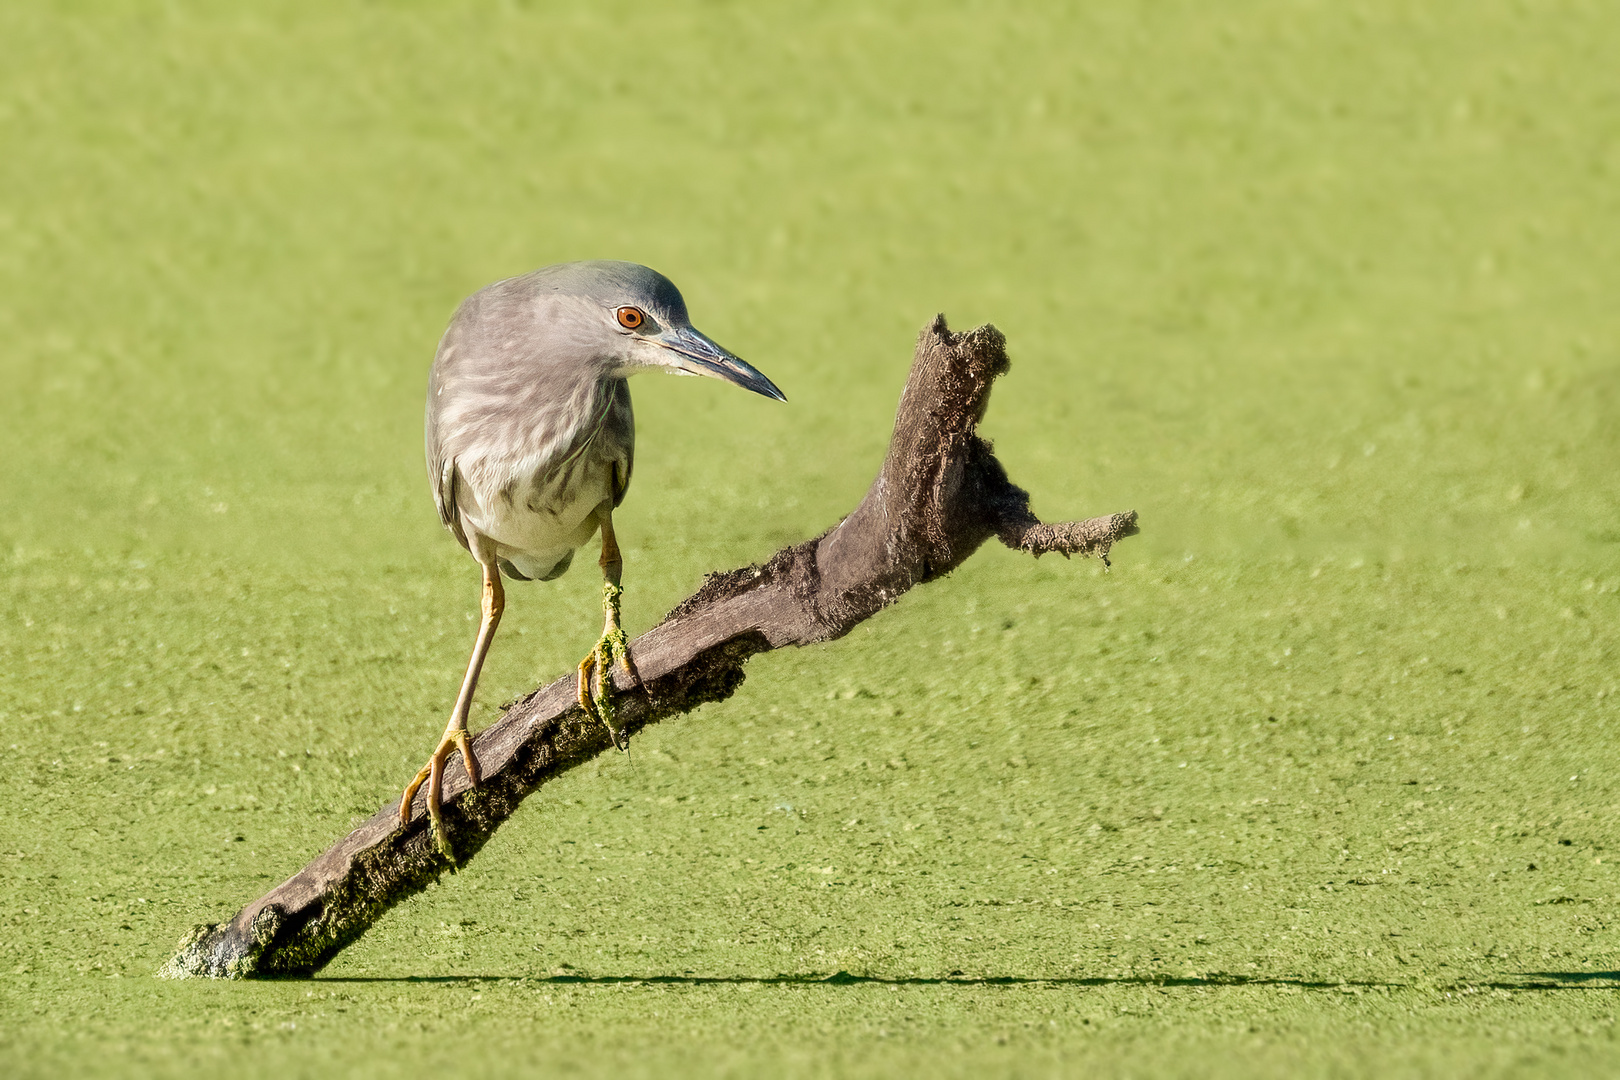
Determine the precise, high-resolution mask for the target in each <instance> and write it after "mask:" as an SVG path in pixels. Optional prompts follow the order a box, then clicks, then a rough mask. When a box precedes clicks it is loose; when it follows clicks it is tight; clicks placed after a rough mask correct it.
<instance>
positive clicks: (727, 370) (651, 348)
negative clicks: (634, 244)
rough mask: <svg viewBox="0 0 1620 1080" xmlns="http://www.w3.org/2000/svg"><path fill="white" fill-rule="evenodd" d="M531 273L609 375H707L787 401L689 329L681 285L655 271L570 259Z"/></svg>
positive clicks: (740, 362) (757, 373) (772, 386)
mask: <svg viewBox="0 0 1620 1080" xmlns="http://www.w3.org/2000/svg"><path fill="white" fill-rule="evenodd" d="M531 278H532V279H533V283H534V284H535V285H536V286H538V287H539V290H540V291H541V292H542V293H551V294H552V295H553V296H555V297H556V298H557V299H558V300H559V301H561V302H563V303H566V304H567V305H568V306H569V307H570V308H571V309H572V310H571V312H570V314H571V316H572V318H571V319H570V322H571V323H573V324H574V326H573V329H574V331H575V333H576V334H577V335H578V344H580V345H582V346H585V347H587V348H588V349H589V351H590V352H591V354H592V355H593V356H595V357H597V358H599V361H600V362H603V363H605V364H606V365H607V366H608V369H609V370H608V373H609V374H611V375H613V376H614V377H616V378H624V377H625V376H628V375H633V374H635V373H637V372H640V371H649V370H659V371H668V372H670V373H672V374H675V375H708V376H710V377H712V378H716V379H724V380H725V381H726V382H729V383H735V384H736V385H738V386H740V387H742V388H743V389H745V390H752V391H753V392H754V393H756V394H763V395H764V396H765V397H768V398H774V399H776V400H777V401H786V400H787V397H786V396H785V395H784V394H783V393H782V391H780V390H778V389H777V388H776V384H774V383H772V382H771V380H769V379H767V378H766V377H765V376H764V375H763V374H762V373H761V372H760V371H759V370H758V369H757V368H755V367H753V366H752V365H750V364H748V363H746V362H744V361H743V360H741V359H739V358H738V357H736V356H734V355H732V354H731V353H730V352H728V351H727V350H726V349H723V348H721V347H720V346H719V345H718V344H716V343H715V342H714V341H713V339H711V338H710V337H708V335H706V334H704V333H703V332H702V331H700V330H698V329H697V327H695V326H693V325H692V320H691V319H690V318H688V317H687V314H686V301H685V300H683V299H682V298H681V292H680V290H679V289H677V288H676V287H675V283H674V282H672V281H670V280H669V279H668V278H667V277H665V276H664V275H663V274H660V273H659V272H658V271H656V270H651V269H649V268H647V267H645V266H641V265H639V264H637V263H629V262H605V261H603V262H576V263H562V264H560V265H557V266H548V267H546V268H545V269H544V270H537V271H535V273H534V274H533V275H531Z"/></svg>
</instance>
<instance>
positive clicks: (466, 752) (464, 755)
mask: <svg viewBox="0 0 1620 1080" xmlns="http://www.w3.org/2000/svg"><path fill="white" fill-rule="evenodd" d="M482 565H483V568H484V596H483V605H482V606H483V616H484V617H483V621H482V622H480V623H479V625H478V641H477V642H476V643H475V644H474V645H473V652H472V658H471V659H470V660H468V661H467V675H466V677H465V678H463V679H462V680H461V693H460V694H458V695H456V707H455V708H454V709H452V710H451V712H450V723H449V724H448V725H447V726H446V727H445V729H444V737H443V738H441V739H440V740H439V745H438V747H437V748H435V749H434V751H433V756H432V757H430V758H428V763H427V764H426V765H424V766H422V771H421V772H419V773H417V774H416V779H414V780H412V781H411V782H410V784H409V785H408V786H407V787H406V788H405V797H404V798H402V799H401V800H400V801H399V822H400V824H401V825H404V824H406V823H408V822H409V821H410V820H411V800H412V799H413V798H415V797H416V789H417V788H419V787H421V786H422V783H423V781H426V782H427V785H428V798H427V804H428V816H429V817H431V818H432V819H433V835H434V836H435V837H436V838H437V839H438V841H439V848H440V850H442V851H443V852H444V853H445V854H446V855H448V856H450V857H451V858H452V859H454V858H455V856H454V855H452V854H451V852H450V841H449V839H448V838H447V837H446V836H445V832H444V820H443V818H442V816H441V814H440V807H441V805H442V798H441V797H442V794H443V791H444V763H445V761H446V760H447V759H448V758H449V757H450V755H451V754H452V753H454V752H455V751H457V750H460V751H461V760H462V762H463V763H464V764H465V765H466V767H467V779H468V780H470V781H472V786H473V787H477V786H478V781H479V774H478V759H477V758H476V757H474V756H473V749H472V737H471V736H470V735H468V734H467V714H468V713H469V712H471V711H472V699H473V691H474V690H476V689H477V688H478V674H479V672H480V671H482V670H483V667H484V657H485V656H487V655H489V643H490V642H491V641H493V640H494V638H495V628H496V627H497V626H499V625H500V624H501V612H502V611H503V610H505V608H506V591H505V590H504V589H502V588H501V572H500V569H499V568H498V567H497V566H496V565H495V563H494V561H493V560H491V561H490V562H487V563H483V564H482Z"/></svg>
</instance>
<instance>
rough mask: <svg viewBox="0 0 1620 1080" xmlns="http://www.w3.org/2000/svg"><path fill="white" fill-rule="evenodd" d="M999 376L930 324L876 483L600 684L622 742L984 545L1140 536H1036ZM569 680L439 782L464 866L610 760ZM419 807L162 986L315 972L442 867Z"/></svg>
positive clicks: (679, 614)
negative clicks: (993, 399) (540, 793)
mask: <svg viewBox="0 0 1620 1080" xmlns="http://www.w3.org/2000/svg"><path fill="white" fill-rule="evenodd" d="M1007 367H1008V364H1007V352H1006V338H1004V337H1003V336H1002V334H1001V332H1000V331H998V330H997V329H995V327H993V326H982V327H980V328H978V329H977V330H970V331H968V332H966V333H963V334H953V333H951V332H950V330H949V329H948V328H947V327H946V325H945V317H944V316H943V315H940V316H936V317H935V319H934V321H933V323H932V324H931V325H929V326H928V327H927V328H925V329H924V330H923V332H922V334H921V336H920V337H919V338H918V341H917V352H916V357H915V359H914V360H913V362H912V366H911V373H910V375H909V377H908V378H907V380H906V388H905V392H904V393H903V394H902V395H901V398H900V409H899V414H898V416H897V417H896V418H895V424H894V436H893V438H892V440H891V441H890V443H889V451H888V456H887V457H886V458H885V459H884V462H883V469H882V471H881V472H880V473H879V474H878V477H877V479H876V480H875V481H873V483H872V487H871V488H870V490H868V491H867V493H866V497H865V498H864V499H862V500H861V504H860V505H859V506H858V507H856V509H855V512H854V513H852V514H850V515H849V517H847V518H845V519H844V520H843V521H842V522H840V523H839V524H838V525H837V526H835V527H834V528H832V529H831V530H829V531H828V532H826V533H823V534H822V535H821V536H818V537H816V538H815V539H814V540H807V541H805V542H804V543H802V544H797V545H795V546H793V547H789V548H784V549H782V550H781V551H778V552H777V553H776V554H775V555H774V556H773V557H772V558H771V559H770V561H769V562H767V563H765V564H764V565H763V566H750V567H745V568H743V569H741V570H733V571H731V572H729V573H723V574H711V575H709V577H708V579H707V580H706V581H705V582H704V583H703V587H702V588H700V589H699V590H698V591H697V592H696V593H694V594H693V595H692V596H690V597H688V598H687V599H686V600H684V601H683V602H682V603H681V604H680V606H678V607H677V608H676V609H675V610H674V611H672V612H670V613H669V615H668V616H666V617H665V619H664V621H663V622H661V623H659V624H658V625H657V626H655V627H654V628H653V629H651V630H649V631H648V632H647V633H645V634H643V635H642V636H641V637H639V638H637V639H636V640H635V641H634V642H633V643H632V645H631V657H632V659H633V660H634V661H635V667H636V674H637V675H639V677H640V682H639V684H637V683H636V682H635V680H634V679H632V678H630V677H629V676H628V674H627V673H626V672H625V671H623V670H621V671H620V672H619V673H618V674H617V678H616V679H615V684H616V686H617V687H618V690H617V693H618V695H619V698H618V700H619V706H620V707H619V723H620V725H621V730H622V731H623V733H624V734H626V735H631V736H633V735H634V734H635V733H636V732H638V731H640V730H641V729H642V728H644V727H646V726H647V725H648V724H653V723H657V722H658V721H660V720H662V719H664V718H665V717H668V716H673V715H676V714H678V713H684V712H688V711H690V710H692V709H694V708H696V707H697V706H698V705H701V704H703V703H704V702H708V701H722V700H724V699H725V698H727V697H730V696H731V694H732V693H733V692H734V691H735V690H736V689H737V687H738V686H739V685H741V683H742V681H743V664H744V663H745V662H746V661H747V660H748V658H749V657H750V656H753V655H754V654H755V653H760V652H765V651H767V650H770V649H779V648H781V647H783V646H784V645H805V644H809V643H810V642H815V641H828V640H831V639H833V638H838V637H842V636H843V635H845V634H847V633H849V631H850V630H851V629H853V628H854V627H855V625H856V624H858V623H860V622H861V621H862V620H863V619H866V618H868V617H869V616H871V615H873V614H875V613H876V612H877V611H879V610H880V609H882V608H883V607H885V606H887V605H889V604H892V603H894V601H895V600H897V599H899V597H900V596H901V594H903V593H904V592H905V591H906V590H907V589H909V588H911V587H912V586H913V585H917V584H920V583H922V582H925V581H932V580H933V579H935V578H937V577H940V576H942V575H944V574H947V573H949V572H950V571H951V570H953V569H955V568H956V567H957V566H959V565H960V564H961V563H962V561H963V560H965V559H966V558H967V557H968V556H969V555H971V554H973V552H974V551H975V550H977V549H978V547H979V545H980V544H982V543H984V542H985V541H986V540H988V539H989V538H990V537H992V536H994V537H997V538H999V539H1000V540H1001V542H1002V543H1004V544H1006V545H1007V546H1008V547H1011V548H1014V549H1016V550H1020V551H1027V552H1029V553H1030V554H1032V555H1035V556H1037V557H1039V556H1041V555H1043V554H1045V553H1047V552H1053V551H1055V552H1058V553H1060V554H1062V555H1064V556H1065V557H1067V556H1069V555H1096V556H1098V557H1099V558H1101V559H1102V560H1103V562H1104V564H1106V563H1107V561H1108V549H1109V548H1110V547H1111V546H1112V545H1113V544H1115V543H1116V542H1118V541H1119V540H1120V539H1122V538H1123V537H1126V536H1131V535H1133V534H1134V533H1135V532H1136V531H1137V529H1136V524H1135V523H1136V514H1135V512H1134V511H1126V512H1125V513H1123V514H1112V515H1109V516H1107V517H1099V518H1092V519H1090V520H1089V521H1079V522H1074V521H1069V522H1060V523H1057V524H1051V525H1047V524H1042V523H1041V522H1040V521H1039V520H1037V519H1036V517H1035V515H1034V514H1032V513H1031V512H1030V509H1029V496H1028V494H1026V493H1025V492H1024V491H1022V490H1021V489H1019V488H1017V487H1015V486H1014V485H1013V484H1012V483H1011V482H1010V481H1009V480H1008V479H1007V473H1006V471H1005V470H1004V469H1003V468H1002V467H1001V464H1000V462H998V461H997V460H996V458H995V454H994V453H993V451H992V449H991V446H990V444H989V443H988V442H986V441H985V440H983V439H981V438H979V436H978V434H977V431H976V429H977V427H978V424H979V421H980V420H981V419H983V417H984V412H985V408H986V406H987V405H988V404H989V400H990V386H991V383H993V382H994V381H995V379H996V377H997V376H998V375H1001V374H1003V373H1004V372H1006V370H1007ZM574 683H575V680H574V676H573V675H572V674H570V675H567V676H565V677H563V678H561V679H558V680H557V681H556V682H553V683H551V684H550V685H548V686H544V687H541V688H539V689H537V690H535V691H534V692H533V693H531V694H529V695H528V696H527V697H525V698H523V699H522V700H521V701H519V702H518V703H517V704H515V705H514V706H513V707H512V708H511V709H509V710H508V711H507V713H506V715H505V716H504V717H503V718H502V719H501V720H499V721H498V722H497V723H495V724H493V725H492V726H490V727H489V728H488V729H486V730H484V731H482V732H480V733H479V734H478V735H477V737H476V738H475V739H474V741H473V746H474V750H475V752H476V753H477V755H478V760H479V763H480V764H481V765H482V767H483V774H484V775H483V780H484V782H483V784H482V786H480V787H479V788H478V789H476V790H471V789H469V787H468V785H467V778H466V774H465V773H464V772H463V771H462V770H461V769H460V768H459V767H456V766H452V768H451V769H450V770H448V772H447V775H446V777H445V785H444V822H445V827H446V830H447V832H448V834H449V838H450V841H451V843H452V845H453V847H454V849H455V852H456V855H457V857H458V859H459V860H460V861H461V862H463V863H464V862H466V861H467V860H469V859H471V858H472V857H473V856H474V855H476V854H477V853H478V851H479V849H480V848H482V847H483V846H484V843H485V842H486V841H487V840H488V839H489V838H490V837H491V836H492V835H493V834H494V832H495V830H496V829H497V828H499V827H500V825H501V823H502V822H503V821H505V820H506V819H507V818H508V817H510V816H511V815H512V813H513V812H514V811H515V810H516V809H517V806H518V803H520V802H521V801H522V800H523V799H524V798H525V797H526V796H527V795H529V794H531V793H532V792H533V791H534V790H535V789H536V788H538V787H539V786H540V785H541V784H543V783H545V782H546V781H547V780H550V779H552V778H554V777H556V776H559V775H561V774H562V773H564V772H566V771H567V770H569V769H571V768H573V767H574V766H576V765H579V764H581V763H583V762H585V761H588V760H589V759H591V758H593V757H595V756H596V755H597V754H600V753H601V752H603V751H604V750H607V749H609V748H610V747H611V746H612V742H611V740H610V739H609V737H608V734H607V732H606V731H605V730H604V729H603V727H602V725H601V724H599V723H597V722H595V721H594V720H592V719H589V718H588V717H586V716H585V715H584V714H583V712H582V711H581V710H580V708H579V706H578V704H577V703H576V702H575V695H574ZM455 760H459V759H455ZM424 799H425V796H424V795H419V796H418V798H417V802H416V806H415V807H414V808H413V814H412V817H411V821H410V823H409V824H408V825H404V826H401V825H399V824H398V815H397V810H396V807H395V805H394V804H393V803H389V804H387V805H385V806H384V807H383V808H382V809H381V810H379V811H378V812H377V814H376V815H375V816H374V817H372V818H371V820H369V821H367V822H366V823H365V824H363V825H361V826H360V827H359V828H358V829H356V830H354V831H353V832H352V833H350V834H349V835H348V836H346V837H344V838H343V839H342V840H340V841H339V842H338V843H337V844H335V845H334V846H333V847H332V848H330V849H329V850H328V851H327V852H326V853H325V854H323V855H321V856H320V857H319V858H317V859H316V860H315V861H314V862H312V863H310V864H309V865H308V866H306V867H305V868H304V869H303V870H300V871H299V872H298V873H297V874H295V875H293V876H292V877H291V878H289V879H288V880H287V881H285V882H284V883H282V884H281V885H280V886H278V887H277V888H275V889H274V890H273V891H271V892H270V893H268V894H266V895H265V896H262V897H260V898H259V899H257V900H255V901H253V902H252V903H251V904H249V905H247V906H246V907H244V908H243V909H242V910H241V911H240V912H238V913H237V915H236V917H235V918H233V919H232V920H230V921H229V922H225V923H217V924H212V925H208V926H199V927H197V928H196V929H194V930H193V931H192V932H191V933H190V934H189V935H187V937H186V938H185V939H184V940H183V941H182V942H181V943H180V949H179V951H178V952H177V953H176V954H175V956H174V957H173V959H171V960H170V961H169V962H168V963H167V964H166V965H164V967H163V969H162V971H161V972H160V974H162V975H164V976H167V977H171V978H187V977H192V976H212V977H227V978H254V977H256V978H270V977H276V976H296V975H309V974H312V973H313V972H315V971H318V970H319V969H320V968H322V967H323V966H325V965H326V964H327V963H328V962H329V961H330V960H331V959H332V958H333V957H334V956H336V955H337V954H338V953H339V952H340V951H341V950H342V949H343V948H344V947H345V946H347V945H349V944H350V943H351V942H353V941H355V940H356V939H357V938H359V937H360V935H361V934H363V933H365V931H366V929H367V928H368V927H369V926H371V924H372V923H373V922H375V921H376V920H377V919H378V918H380V917H381V916H382V915H383V913H384V912H386V911H387V910H388V909H389V908H391V907H393V906H394V905H395V904H398V903H399V902H400V901H402V900H405V899H407V898H408V897H410V896H412V895H414V894H415V893H418V892H420V891H422V890H423V889H424V888H426V887H427V886H428V884H430V883H431V882H433V881H434V880H436V879H437V878H438V877H439V875H440V874H442V873H443V872H444V871H446V870H449V869H451V868H452V864H451V862H450V860H449V859H447V858H446V857H445V856H444V855H443V854H441V852H440V850H439V848H438V845H437V844H436V843H435V842H434V838H433V836H432V833H431V830H430V828H429V824H428V819H427V813H426V808H425V805H424Z"/></svg>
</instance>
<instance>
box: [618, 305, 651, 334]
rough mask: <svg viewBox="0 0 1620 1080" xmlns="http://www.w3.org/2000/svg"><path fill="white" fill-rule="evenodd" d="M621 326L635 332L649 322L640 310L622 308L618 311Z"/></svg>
mask: <svg viewBox="0 0 1620 1080" xmlns="http://www.w3.org/2000/svg"><path fill="white" fill-rule="evenodd" d="M618 316H619V325H620V326H622V327H624V328H625V329H626V330H634V329H635V328H636V327H638V326H640V325H641V324H642V323H644V322H646V321H647V316H645V315H643V314H642V313H641V309H640V308H633V307H622V308H620V309H619V310H618Z"/></svg>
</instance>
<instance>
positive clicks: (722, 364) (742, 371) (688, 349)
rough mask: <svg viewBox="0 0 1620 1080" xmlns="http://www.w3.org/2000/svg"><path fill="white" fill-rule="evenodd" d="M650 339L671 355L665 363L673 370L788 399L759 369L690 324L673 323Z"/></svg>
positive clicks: (779, 399)
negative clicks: (671, 357)
mask: <svg viewBox="0 0 1620 1080" xmlns="http://www.w3.org/2000/svg"><path fill="white" fill-rule="evenodd" d="M652 341H653V343H654V344H657V345H661V346H662V347H664V348H665V349H668V350H669V351H670V352H671V353H673V354H674V358H673V359H674V362H673V363H671V364H669V365H668V366H669V367H671V368H673V369H675V370H676V371H680V372H684V373H686V374H689V375H709V376H712V377H714V378H716V379H724V380H725V381H726V382H728V383H736V384H737V385H738V386H740V387H742V388H743V389H744V390H752V391H753V392H754V393H756V394H763V395H765V396H766V397H768V398H774V399H776V400H777V401H786V400H787V395H786V394H784V393H782V391H780V390H778V389H777V388H776V384H775V383H773V382H771V380H769V379H767V378H766V377H765V376H764V375H763V374H762V373H761V372H760V371H759V369H757V368H755V367H754V366H753V365H751V364H747V363H744V362H743V361H742V360H740V359H738V358H737V357H735V356H733V355H731V353H729V352H727V351H726V350H725V349H722V348H721V347H720V346H718V345H716V344H715V343H714V342H713V341H710V340H709V339H708V338H707V337H705V336H704V335H703V334H702V333H700V332H698V331H697V330H694V329H693V328H692V327H690V326H672V327H670V328H669V329H667V330H665V331H663V332H662V333H660V334H659V335H658V336H657V337H655V338H653V339H652Z"/></svg>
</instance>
